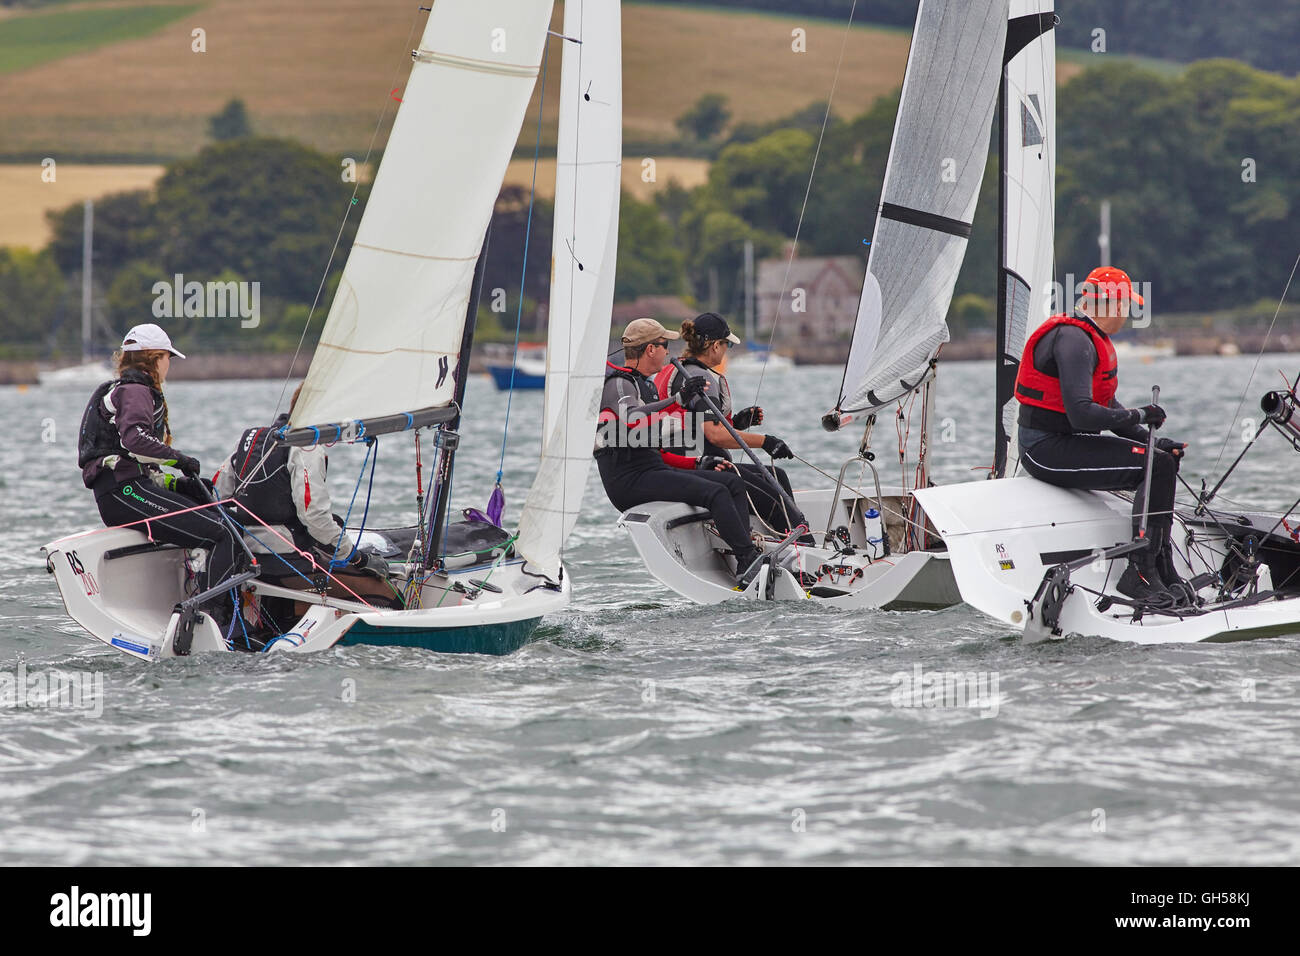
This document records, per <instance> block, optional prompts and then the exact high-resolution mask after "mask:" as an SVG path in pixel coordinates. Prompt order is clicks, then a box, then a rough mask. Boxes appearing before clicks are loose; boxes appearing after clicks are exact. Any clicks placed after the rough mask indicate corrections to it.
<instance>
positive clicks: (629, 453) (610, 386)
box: [595, 368, 754, 556]
mask: <svg viewBox="0 0 1300 956" xmlns="http://www.w3.org/2000/svg"><path fill="white" fill-rule="evenodd" d="M657 401H659V394H658V392H657V391H656V390H655V385H654V382H652V381H651V380H650V379H648V378H646V377H645V376H643V375H640V374H638V373H637V372H635V371H633V370H631V369H626V368H622V369H610V370H609V371H607V373H606V375H605V389H604V392H603V394H602V396H601V406H600V407H601V419H602V432H604V431H605V429H606V427H607V426H606V424H605V423H607V422H608V423H614V425H616V424H617V423H618V422H622V423H623V424H624V425H628V416H629V412H631V411H632V410H633V409H636V408H640V407H642V406H645V405H649V404H653V403H655V402H657ZM614 425H611V426H608V427H609V431H611V432H613V431H616V430H617V429H616V427H614ZM629 427H630V428H637V427H640V428H650V427H652V426H651V425H650V424H649V423H647V424H643V425H640V426H636V425H632V426H629ZM597 445H598V447H597V448H596V451H595V455H596V466H597V468H598V469H599V471H600V481H601V484H602V485H604V486H605V494H606V495H607V496H608V497H609V500H610V503H611V504H613V505H614V507H615V508H617V509H618V510H619V511H627V510H628V509H629V508H635V507H636V506H637V505H642V504H645V503H646V502H649V501H680V502H682V503H683V504H688V505H695V506H696V507H698V508H707V509H708V511H709V513H710V514H711V515H712V516H713V521H714V524H716V525H717V528H718V534H720V535H721V536H722V539H723V540H724V541H725V542H726V543H727V545H728V546H729V547H730V548H731V550H732V551H733V552H734V553H735V554H736V555H738V556H747V555H750V554H752V553H753V551H754V545H753V542H752V541H751V539H750V537H749V519H748V503H747V502H746V500H745V483H744V481H742V480H741V478H740V476H739V475H737V474H736V473H735V472H733V471H702V470H691V469H687V468H674V467H672V466H671V465H669V464H667V463H666V462H665V461H664V458H663V455H662V454H661V453H660V451H659V450H658V449H656V448H646V447H626V446H621V445H618V444H615V443H613V442H612V441H598V443H597Z"/></svg>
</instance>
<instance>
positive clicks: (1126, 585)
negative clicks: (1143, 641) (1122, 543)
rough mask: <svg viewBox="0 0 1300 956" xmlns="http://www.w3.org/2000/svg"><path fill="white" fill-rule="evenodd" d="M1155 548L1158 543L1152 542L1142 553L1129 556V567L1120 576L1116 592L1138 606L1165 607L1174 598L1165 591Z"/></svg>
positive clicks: (1137, 552) (1136, 552)
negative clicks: (1130, 599)
mask: <svg viewBox="0 0 1300 956" xmlns="http://www.w3.org/2000/svg"><path fill="white" fill-rule="evenodd" d="M1155 547H1156V542H1155V541H1151V543H1150V544H1148V545H1147V546H1146V547H1145V548H1143V549H1142V550H1141V551H1135V552H1133V553H1132V554H1130V555H1129V556H1128V567H1126V568H1125V569H1124V573H1123V574H1121V575H1120V578H1119V583H1118V584H1117V585H1116V586H1115V590H1117V591H1119V593H1120V594H1123V595H1124V596H1125V597H1128V598H1132V599H1133V601H1135V602H1136V603H1138V604H1147V605H1151V606H1155V607H1164V606H1167V605H1169V604H1171V603H1172V602H1173V598H1172V597H1171V596H1170V594H1169V592H1168V591H1166V590H1165V584H1164V580H1163V579H1162V578H1161V577H1160V569H1159V568H1158V567H1157V566H1156V556H1155V553H1154V551H1155Z"/></svg>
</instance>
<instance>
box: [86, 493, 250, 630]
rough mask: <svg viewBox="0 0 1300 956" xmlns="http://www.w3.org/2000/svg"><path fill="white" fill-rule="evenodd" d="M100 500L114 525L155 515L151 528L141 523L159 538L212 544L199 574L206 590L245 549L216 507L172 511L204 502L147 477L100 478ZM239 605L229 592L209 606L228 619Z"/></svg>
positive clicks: (185, 545)
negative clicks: (178, 512) (128, 479)
mask: <svg viewBox="0 0 1300 956" xmlns="http://www.w3.org/2000/svg"><path fill="white" fill-rule="evenodd" d="M95 504H96V505H98V506H99V516H100V517H101V518H102V519H103V520H104V524H106V525H108V526H109V527H116V526H118V525H125V524H131V522H133V521H140V520H141V519H142V518H153V519H154V520H153V521H150V522H149V524H148V527H147V528H146V526H145V525H143V524H139V525H136V526H135V527H136V529H137V530H139V531H141V532H144V533H146V534H149V535H151V536H152V537H153V539H154V540H155V541H163V542H166V543H167V544H178V545H180V546H181V547H183V548H204V549H205V550H207V552H208V563H207V567H206V568H205V569H204V571H203V574H202V575H201V576H200V578H199V588H200V590H203V591H206V590H207V589H208V588H209V587H211V586H212V585H214V584H218V583H220V582H221V580H222V579H223V578H225V577H226V575H228V574H229V573H230V569H231V568H232V567H233V566H234V564H235V556H236V554H241V553H242V549H241V548H240V545H239V542H238V541H237V540H236V539H235V533H234V530H233V529H232V528H231V527H230V524H229V523H228V522H227V521H225V520H223V519H222V518H221V517H220V516H219V515H217V514H216V513H215V511H216V509H215V508H205V509H204V510H202V511H189V512H186V513H185V514H172V513H171V512H175V511H179V510H182V509H185V508H193V507H194V506H195V505H197V504H200V502H197V501H194V500H192V499H190V498H187V497H185V495H182V494H178V493H176V492H174V491H168V490H166V489H165V488H159V487H158V486H157V485H155V484H154V483H153V482H152V481H150V480H149V479H148V478H147V477H143V476H142V477H140V478H136V479H134V480H132V481H127V482H116V483H114V482H111V481H110V482H107V483H101V482H96V483H95ZM233 607H234V606H233V604H232V603H231V600H230V597H229V595H225V594H221V595H218V596H217V597H215V598H213V599H212V600H211V601H209V602H208V605H207V607H205V608H204V610H210V611H212V613H213V616H214V617H215V618H216V619H217V620H218V621H227V620H229V619H230V615H231V612H232V611H233Z"/></svg>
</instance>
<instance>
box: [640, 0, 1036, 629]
mask: <svg viewBox="0 0 1300 956" xmlns="http://www.w3.org/2000/svg"><path fill="white" fill-rule="evenodd" d="M1051 10H1052V4H1051V2H1050V0H1038V2H1032V0H1020V2H1016V3H1012V4H1011V5H1010V7H1009V6H1008V2H1007V0H974V2H965V0H963V2H956V0H922V2H921V4H920V7H919V8H918V10H917V14H916V25H915V28H914V31H913V34H912V44H911V50H910V52H909V54H908V62H907V71H906V74H905V77H904V80H903V90H902V96H901V98H900V100H899V106H898V115H897V119H896V120H895V125H894V137H893V141H892V143H891V146H890V152H889V160H888V164H887V167H886V172H885V180H884V183H883V185H882V188H881V205H880V209H879V213H878V216H877V219H876V228H875V233H874V235H873V236H872V241H871V252H870V255H869V258H868V262H867V275H866V279H865V281H864V283H863V289H862V296H861V299H860V300H859V305H858V317H857V322H856V325H855V328H854V334H853V340H852V344H851V346H850V348H849V352H848V355H847V359H846V362H845V368H844V378H843V382H842V385H841V391H840V398H839V401H838V402H837V403H836V407H835V409H834V410H833V411H832V412H830V413H828V414H827V415H826V416H824V417H823V419H822V424H823V426H824V427H825V428H827V429H828V430H830V431H838V430H841V429H845V428H847V427H849V426H850V425H851V424H853V423H855V422H859V423H861V424H862V426H863V433H862V439H861V442H860V444H859V446H858V449H857V453H856V455H854V456H853V457H851V458H849V459H848V460H847V461H845V462H844V463H843V465H842V466H841V468H840V471H839V475H838V477H836V479H835V484H834V486H833V487H826V488H816V489H806V490H799V491H796V492H795V495H794V499H795V502H796V504H797V505H798V506H799V508H800V510H802V511H803V513H804V514H805V515H807V516H808V519H809V521H811V522H813V523H814V527H813V528H812V530H813V531H814V532H815V536H816V539H817V540H818V542H819V545H818V546H808V545H796V543H795V542H794V541H793V540H792V539H793V537H794V536H793V535H787V536H781V535H778V534H773V533H771V532H770V529H764V528H761V527H760V528H756V529H755V530H756V531H759V532H765V531H766V532H768V533H766V534H764V542H763V548H764V551H765V555H766V566H765V567H763V568H762V569H760V570H759V572H758V574H757V576H756V577H755V579H754V581H753V582H752V583H751V584H750V586H749V588H748V589H747V590H745V591H744V592H739V591H736V590H735V589H734V586H733V582H734V579H735V577H734V575H735V572H734V570H733V568H734V564H733V562H732V561H731V560H730V558H729V557H728V556H727V555H725V554H724V553H723V550H724V549H723V546H722V544H721V541H720V539H719V538H718V537H717V535H716V533H715V532H714V531H713V529H712V528H711V526H709V525H708V524H706V523H704V522H702V521H701V520H700V519H701V517H702V516H703V513H702V512H701V511H699V509H695V508H692V507H690V506H688V505H682V504H676V503H668V502H653V503H651V504H648V505H643V506H639V507H637V508H633V509H631V510H630V511H628V512H626V513H624V514H623V515H622V517H621V518H620V521H619V523H620V525H621V526H622V527H623V528H625V529H626V530H627V531H628V533H629V535H630V536H631V538H632V541H633V543H634V544H635V546H636V548H637V550H638V552H639V553H640V555H641V558H642V560H643V561H644V562H645V563H646V566H647V568H649V570H650V572H651V573H652V574H653V575H654V576H655V577H656V578H658V579H659V580H660V581H661V582H663V583H664V584H666V585H667V586H669V587H670V588H672V589H673V590H674V591H676V592H677V593H679V594H682V595H683V596H685V597H687V598H690V599H691V600H693V601H697V602H699V603H715V602H719V601H725V600H731V599H734V598H744V599H754V600H764V599H768V600H770V599H790V600H803V599H813V600H818V601H822V602H824V603H826V604H828V605H831V606H837V607H844V608H885V609H890V610H896V609H921V608H941V607H947V606H950V605H953V604H957V603H960V601H961V594H960V592H959V591H958V589H957V585H956V583H955V582H954V580H953V576H952V572H951V569H950V567H949V562H948V555H947V552H946V551H945V549H944V543H943V541H942V538H941V536H940V535H939V534H937V533H936V531H935V529H934V527H933V525H932V524H931V523H930V522H928V521H927V520H926V518H925V515H924V514H923V512H922V509H921V508H920V506H919V504H918V503H917V500H916V499H915V497H914V495H913V492H914V490H915V489H917V488H924V487H926V486H927V485H928V484H929V478H928V465H927V461H926V448H927V444H928V438H929V435H928V431H929V423H930V420H931V418H932V417H933V408H934V377H935V372H936V369H937V367H938V361H937V359H938V354H939V350H940V348H941V347H942V346H943V344H944V343H945V342H946V341H947V340H948V327H947V322H946V316H947V312H948V307H949V304H950V303H951V300H952V292H953V286H954V284H955V283H956V281H957V274H958V272H959V271H960V270H961V264H962V260H963V258H964V256H965V253H966V245H967V240H968V238H969V236H970V230H971V219H972V217H973V215H974V212H975V206H976V204H977V202H978V199H979V190H980V185H981V182H982V180H983V176H984V167H985V163H986V160H987V158H988V142H989V134H990V128H991V125H992V119H993V112H994V106H995V105H996V104H997V103H998V102H999V100H1000V101H1001V115H1002V116H1003V124H1002V140H1003V144H1004V148H1002V149H1001V150H999V153H1000V159H999V161H1000V163H1001V164H1002V168H1001V170H1000V172H1001V178H1002V179H1003V181H1004V183H1005V184H1006V188H1004V191H1003V193H1002V200H1001V208H1002V214H1001V220H1002V229H1001V232H1002V235H1003V237H1004V242H1003V244H1002V246H1003V248H1002V256H1001V259H1000V265H999V273H998V284H999V317H998V324H999V354H1007V355H1010V354H1014V355H1015V357H1016V358H1017V359H1018V357H1019V348H1020V345H1021V344H1022V343H1023V341H1024V335H1025V326H1026V324H1027V315H1028V312H1029V308H1030V301H1031V299H1032V298H1033V297H1034V296H1035V295H1037V296H1039V297H1043V296H1044V293H1045V291H1046V289H1047V286H1048V284H1049V283H1050V281H1051V244H1052V223H1051V206H1052V195H1053V174H1052V162H1053V156H1052V155H1051V153H1050V150H1049V148H1048V145H1049V144H1051V141H1052V140H1054V134H1055V116H1054V114H1055V82H1056V76H1055V46H1054V42H1053V38H1052V34H1051V28H1052V27H1053V26H1054V24H1055V19H1054V17H1053V15H1052V12H1051ZM958 81H959V82H958ZM1022 141H1023V142H1024V143H1025V144H1027V146H1028V147H1030V148H1022V146H1021V143H1022ZM1007 143H1012V144H1013V145H1014V148H1013V149H1007V148H1006V144H1007ZM1009 220H1010V227H1009V224H1008V223H1009ZM1026 223H1030V224H1032V228H1029V227H1026V225H1025V224H1026ZM1009 228H1010V230H1011V231H1015V233H1016V236H1018V237H1019V238H1020V240H1021V241H1019V242H1012V243H1010V244H1008V243H1007V242H1006V241H1005V240H1006V237H1007V236H1008V234H1009ZM1017 230H1018V231H1017ZM1043 301H1045V298H1044V299H1043ZM1046 314H1047V313H1046V307H1045V306H1044V307H1043V316H1042V317H1043V318H1046ZM1004 365H1005V362H1000V363H999V372H998V380H997V387H996V392H997V395H998V408H999V415H998V418H999V446H998V447H999V448H1000V449H1001V459H1000V460H1001V463H1002V464H1001V466H1000V467H1001V468H1005V454H1006V448H1007V446H1008V441H1009V440H1008V438H1007V437H1006V432H1005V431H1004V428H1003V424H1002V423H1003V420H1004V418H1006V417H1007V416H1006V414H1005V413H1004V412H1003V411H1002V409H1003V407H1004V406H1005V404H1006V402H1007V400H1008V399H1009V398H1010V384H1009V383H1008V380H1006V374H1007V373H1006V369H1005V368H1004ZM1014 378H1015V368H1014V366H1012V367H1011V369H1010V381H1014ZM1004 393H1005V396H1004ZM918 400H919V413H920V422H919V425H920V428H919V443H918V445H917V448H916V450H915V457H911V456H912V454H913V452H912V451H911V450H910V449H909V448H908V446H907V444H904V445H903V446H902V447H901V448H900V454H899V457H898V461H899V466H900V470H901V478H900V482H899V485H898V486H896V487H893V488H890V489H889V490H888V493H885V491H884V490H882V484H881V478H880V474H879V471H878V470H877V467H876V465H875V464H874V461H875V458H876V455H875V453H874V452H873V451H872V449H871V433H872V428H873V426H874V424H875V422H876V416H877V415H878V414H882V413H883V414H887V415H888V416H889V417H890V418H893V417H894V416H895V415H898V416H901V417H902V418H904V419H905V420H906V421H907V423H908V424H907V428H908V431H909V432H910V430H911V429H910V422H911V416H912V414H913V412H914V410H916V405H917V404H918ZM1007 427H1009V426H1007ZM998 467H999V466H997V465H995V468H998ZM855 469H856V476H854V478H853V480H846V476H848V475H849V474H850V472H852V471H854V470H855ZM868 472H870V481H869V482H868V481H866V477H867V473H868ZM1001 473H1002V471H1001V470H998V471H997V474H999V475H1000V474H1001ZM827 477H834V476H829V475H828V476H827ZM753 520H755V522H756V519H753Z"/></svg>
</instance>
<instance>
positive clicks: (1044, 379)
mask: <svg viewBox="0 0 1300 956" xmlns="http://www.w3.org/2000/svg"><path fill="white" fill-rule="evenodd" d="M1062 325H1072V326H1074V327H1075V328H1078V329H1082V330H1083V331H1084V332H1086V333H1088V337H1089V338H1090V339H1092V345H1093V348H1095V349H1096V350H1097V367H1096V368H1095V369H1093V373H1092V400H1093V401H1094V402H1096V403H1097V404H1098V405H1103V406H1105V407H1107V408H1109V407H1110V403H1111V401H1112V400H1113V399H1114V398H1115V392H1116V391H1117V389H1118V387H1119V359H1118V357H1117V356H1116V354H1115V345H1114V343H1113V342H1111V340H1110V336H1108V335H1106V334H1105V333H1103V332H1102V331H1101V330H1100V329H1098V328H1097V327H1096V326H1095V325H1093V324H1092V322H1090V321H1088V319H1087V318H1086V317H1085V318H1081V317H1079V316H1077V315H1054V316H1052V317H1051V318H1049V319H1048V320H1047V321H1046V322H1044V323H1043V324H1042V325H1040V326H1039V327H1038V329H1037V330H1036V331H1035V332H1034V333H1033V334H1032V335H1031V336H1029V341H1027V342H1026V343H1025V351H1024V355H1023V356H1022V357H1021V360H1020V368H1019V370H1018V371H1017V373H1016V399H1017V400H1018V401H1019V402H1020V404H1021V406H1022V408H1021V414H1020V419H1019V420H1020V423H1021V424H1022V425H1028V426H1030V427H1032V428H1038V429H1041V430H1043V431H1052V432H1063V433H1070V432H1073V431H1074V429H1073V428H1072V427H1071V426H1070V419H1069V416H1068V415H1067V414H1066V411H1065V400H1064V398H1063V396H1062V395H1061V379H1060V375H1059V374H1053V373H1052V372H1050V371H1048V370H1046V369H1042V368H1039V367H1038V366H1037V365H1035V364H1034V351H1035V350H1036V349H1037V348H1038V343H1039V342H1041V341H1042V340H1043V337H1044V336H1046V335H1047V334H1048V333H1049V332H1052V331H1053V330H1055V329H1058V328H1060V327H1061V326H1062ZM1058 371H1059V370H1058Z"/></svg>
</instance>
